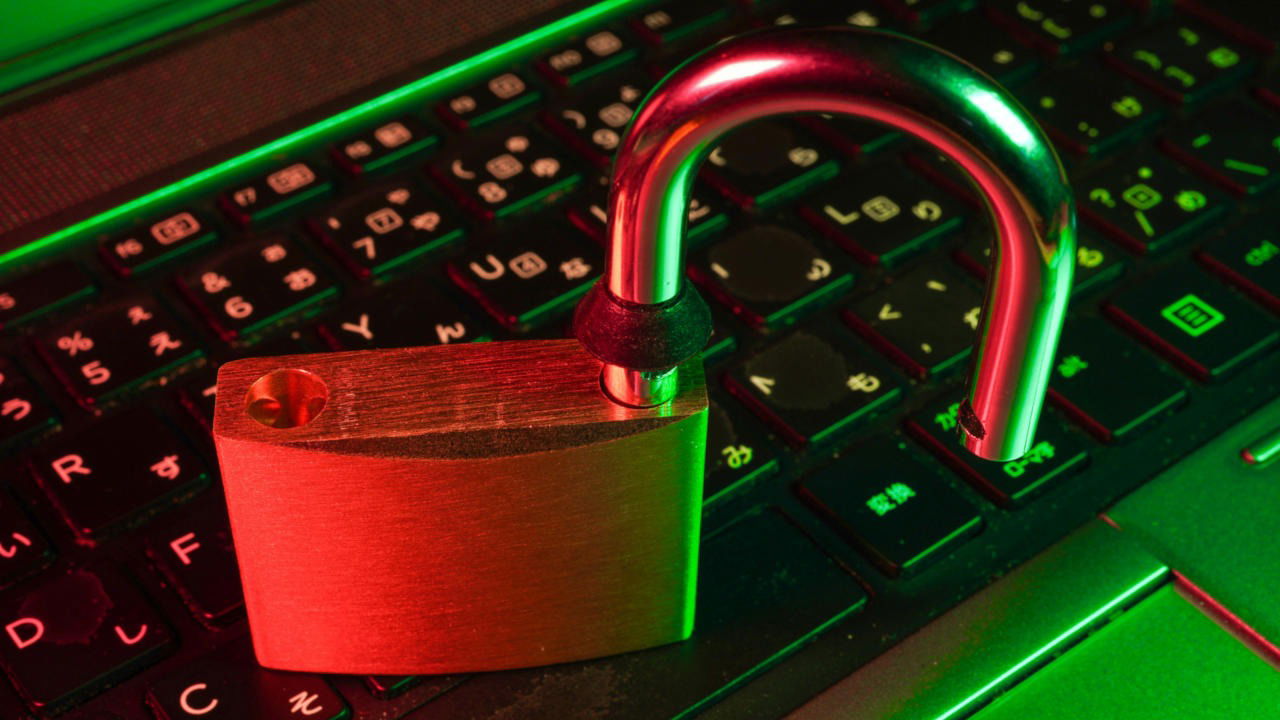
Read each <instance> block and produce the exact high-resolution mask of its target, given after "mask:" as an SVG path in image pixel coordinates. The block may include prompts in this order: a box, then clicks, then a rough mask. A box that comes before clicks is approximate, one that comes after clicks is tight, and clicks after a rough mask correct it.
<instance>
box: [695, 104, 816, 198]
mask: <svg viewBox="0 0 1280 720" xmlns="http://www.w3.org/2000/svg"><path fill="white" fill-rule="evenodd" d="M838 170H839V164H838V163H837V162H836V160H835V152H834V151H833V150H831V148H829V147H827V146H826V145H825V144H823V143H822V142H821V141H819V140H818V139H817V138H816V137H814V136H813V135H812V134H810V133H809V132H807V131H805V130H804V129H802V128H801V127H800V126H799V125H798V124H796V123H794V122H791V121H788V120H777V119H769V120H761V121H759V122H755V123H752V124H750V125H747V126H746V127H742V128H738V129H737V130H734V131H733V132H731V133H729V134H728V135H727V136H726V137H725V138H724V140H722V141H721V142H720V144H719V145H717V146H716V147H715V148H714V149H712V151H711V155H710V156H708V158H707V163H706V164H705V165H704V166H703V168H702V176H703V177H704V178H706V180H707V182H709V183H710V184H711V185H713V186H715V188H716V189H717V190H719V191H720V192H722V193H724V194H725V196H726V197H728V198H729V199H730V200H732V201H733V202H735V203H737V204H738V205H740V206H742V207H744V208H766V207H772V206H774V205H777V204H778V203H780V202H782V201H783V200H785V199H787V198H789V197H794V196H795V195H797V194H799V193H801V192H804V190H805V189H807V188H809V187H811V186H813V185H815V184H817V183H820V182H822V181H823V180H829V179H831V178H833V177H835V175H836V172H838Z"/></svg>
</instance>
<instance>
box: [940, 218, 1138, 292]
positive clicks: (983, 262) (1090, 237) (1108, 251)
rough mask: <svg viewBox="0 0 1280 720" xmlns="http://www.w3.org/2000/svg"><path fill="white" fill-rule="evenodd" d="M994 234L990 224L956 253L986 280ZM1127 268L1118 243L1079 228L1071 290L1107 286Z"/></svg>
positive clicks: (962, 245) (972, 271) (957, 258)
mask: <svg viewBox="0 0 1280 720" xmlns="http://www.w3.org/2000/svg"><path fill="white" fill-rule="evenodd" d="M991 233H992V231H991V229H990V226H989V225H987V226H983V227H982V228H981V229H980V230H975V231H973V232H970V233H968V234H967V235H966V237H965V239H964V242H963V243H962V244H961V245H960V248H959V249H958V250H957V251H956V253H955V259H956V262H958V263H960V265H962V266H963V267H964V268H965V269H966V270H968V271H969V272H971V273H973V275H974V276H975V277H977V278H978V279H979V280H982V281H984V282H985V281H986V279H987V271H988V269H989V268H990V266H991ZM1125 267H1126V264H1125V260H1124V258H1123V257H1121V254H1120V251H1119V250H1117V249H1116V248H1115V246H1113V245H1112V244H1111V243H1109V242H1107V241H1106V240H1103V239H1102V238H1101V237H1099V236H1098V234H1097V233H1096V232H1094V231H1093V230H1091V229H1090V228H1087V227H1082V228H1078V229H1077V235H1076V272H1075V275H1074V276H1073V278H1072V281H1073V286H1072V292H1074V293H1081V292H1086V291H1088V290H1091V289H1093V288H1095V287H1101V286H1103V285H1106V284H1107V283H1110V282H1111V281H1113V280H1115V279H1116V278H1118V277H1120V276H1121V275H1123V274H1124V271H1125Z"/></svg>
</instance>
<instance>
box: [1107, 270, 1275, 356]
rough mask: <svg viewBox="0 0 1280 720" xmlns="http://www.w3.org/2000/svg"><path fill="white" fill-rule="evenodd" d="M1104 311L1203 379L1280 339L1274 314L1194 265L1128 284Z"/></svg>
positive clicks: (1141, 338) (1258, 352) (1265, 349)
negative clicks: (1134, 283) (1260, 307)
mask: <svg viewBox="0 0 1280 720" xmlns="http://www.w3.org/2000/svg"><path fill="white" fill-rule="evenodd" d="M1104 310H1105V311H1106V312H1107V314H1108V315H1110V316H1111V318H1112V319H1114V320H1115V321H1116V322H1118V323H1119V324H1120V325H1121V326H1122V327H1124V328H1125V330H1128V331H1129V332H1130V333H1132V334H1133V335H1134V336H1136V337H1137V338H1138V339H1139V340H1141V341H1142V342H1144V343H1146V344H1147V345H1150V346H1151V347H1152V348H1153V349H1155V350H1156V351H1157V352H1159V353H1161V354H1162V355H1164V356H1166V357H1167V358H1168V359H1169V360H1170V361H1171V362H1173V364H1175V365H1177V366H1178V367H1180V368H1181V369H1182V370H1183V371H1185V372H1186V373H1188V374H1190V375H1191V376H1192V377H1194V378H1196V379H1197V380H1201V381H1211V380H1219V379H1221V378H1223V377H1226V376H1227V375H1229V374H1231V373H1232V372H1234V371H1235V370H1237V369H1239V368H1240V367H1241V366H1243V365H1245V364H1246V363H1248V362H1250V361H1252V360H1255V359H1257V358H1258V357H1260V356H1262V355H1263V354H1264V353H1265V352H1266V351H1267V350H1268V349H1269V348H1271V347H1272V346H1273V345H1275V344H1276V341H1277V340H1280V327H1278V326H1277V323H1276V321H1275V320H1274V319H1273V318H1271V317H1269V316H1268V315H1267V314H1266V313H1265V312H1263V311H1262V310H1260V309H1258V308H1257V307H1255V306H1254V305H1251V304H1250V303H1249V302H1248V301H1247V300H1244V299H1243V298H1241V297H1239V296H1237V295H1235V294H1234V293H1232V292H1231V291H1230V290H1228V289H1227V288H1226V286H1224V285H1222V284H1220V283H1218V282H1217V281H1216V280H1214V279H1213V278H1210V277H1209V276H1207V275H1205V274H1204V273H1203V272H1201V271H1200V270H1199V269H1198V268H1195V267H1193V266H1190V265H1183V266H1178V267H1175V268H1172V269H1169V270H1165V271H1164V272H1163V273H1161V274H1159V275H1156V276H1155V277H1153V278H1151V279H1149V280H1147V281H1146V282H1144V283H1142V284H1140V285H1138V286H1136V287H1130V288H1128V289H1126V290H1125V291H1123V292H1122V293H1120V294H1119V295H1117V296H1116V297H1115V298H1114V299H1113V300H1112V301H1111V302H1110V303H1108V304H1107V305H1106V306H1105V307H1104Z"/></svg>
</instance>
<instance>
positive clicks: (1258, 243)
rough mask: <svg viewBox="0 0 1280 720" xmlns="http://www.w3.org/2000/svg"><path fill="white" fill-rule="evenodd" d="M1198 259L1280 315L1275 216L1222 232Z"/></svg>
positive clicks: (1279, 262)
mask: <svg viewBox="0 0 1280 720" xmlns="http://www.w3.org/2000/svg"><path fill="white" fill-rule="evenodd" d="M1198 257H1199V259H1200V261H1201V262H1202V263H1204V264H1205V266H1207V267H1208V268H1209V269H1210V270H1212V271H1213V272H1215V273H1217V274H1219V275H1221V276H1222V277H1224V278H1226V279H1227V280H1228V281H1230V282H1231V283H1232V284H1233V285H1235V286H1236V287H1238V288H1240V289H1241V290H1243V291H1244V292H1246V293H1248V294H1249V295H1250V296H1252V297H1253V298H1254V299H1255V300H1257V301H1258V302H1260V303H1262V304H1263V305H1265V306H1267V307H1268V308H1270V309H1271V311H1272V312H1274V313H1276V314H1278V315H1280V228H1278V227H1277V225H1276V223H1275V221H1274V220H1270V221H1263V222H1256V223H1252V224H1250V225H1249V226H1247V227H1245V228H1241V229H1238V230H1232V231H1228V232H1227V233H1225V234H1224V235H1223V236H1222V237H1219V238H1217V239H1215V240H1213V241H1212V242H1210V243H1209V244H1208V245H1206V246H1205V247H1204V249H1202V250H1201V251H1200V253H1199V255H1198Z"/></svg>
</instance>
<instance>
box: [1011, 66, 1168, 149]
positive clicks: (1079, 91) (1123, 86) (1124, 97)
mask: <svg viewBox="0 0 1280 720" xmlns="http://www.w3.org/2000/svg"><path fill="white" fill-rule="evenodd" d="M1020 95H1021V97H1022V100H1023V102H1024V103H1025V104H1026V106H1027V107H1028V108H1030V109H1031V112H1032V113H1033V114H1035V116H1036V118H1037V119H1039V120H1040V122H1041V123H1043V124H1044V126H1045V127H1046V128H1047V129H1048V132H1049V134H1050V135H1051V136H1052V137H1053V139H1054V141H1055V142H1056V143H1057V144H1058V145H1059V146H1061V147H1063V148H1065V149H1067V150H1069V151H1071V152H1073V153H1076V154H1077V155H1102V154H1104V153H1108V152H1111V151H1112V150H1115V149H1116V148H1118V147H1121V146H1129V145H1131V144H1132V143H1133V142H1134V141H1135V140H1136V139H1137V138H1139V137H1141V136H1142V135H1145V134H1146V133H1147V132H1149V131H1150V130H1151V129H1152V128H1153V127H1154V126H1155V123H1156V122H1157V121H1158V120H1159V119H1160V118H1161V117H1162V116H1163V115H1164V109H1163V108H1161V107H1160V103H1159V101H1158V100H1157V99H1156V98H1155V96H1154V95H1152V94H1151V93H1150V92H1149V91H1147V90H1144V89H1143V88H1141V87H1138V86H1136V85H1135V84H1134V83H1133V82H1131V81H1129V80H1127V79H1125V78H1124V77H1123V76H1121V75H1118V74H1116V73H1115V72H1114V71H1112V70H1110V69H1107V68H1105V67H1103V66H1100V65H1097V64H1095V63H1084V64H1080V65H1075V66H1072V67H1069V68H1063V69H1061V70H1051V71H1049V72H1047V73H1045V74H1044V75H1041V76H1039V77H1038V78H1037V79H1036V82H1035V83H1034V84H1032V85H1028V86H1027V88H1026V89H1025V90H1024V91H1023V92H1022V93H1020Z"/></svg>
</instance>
